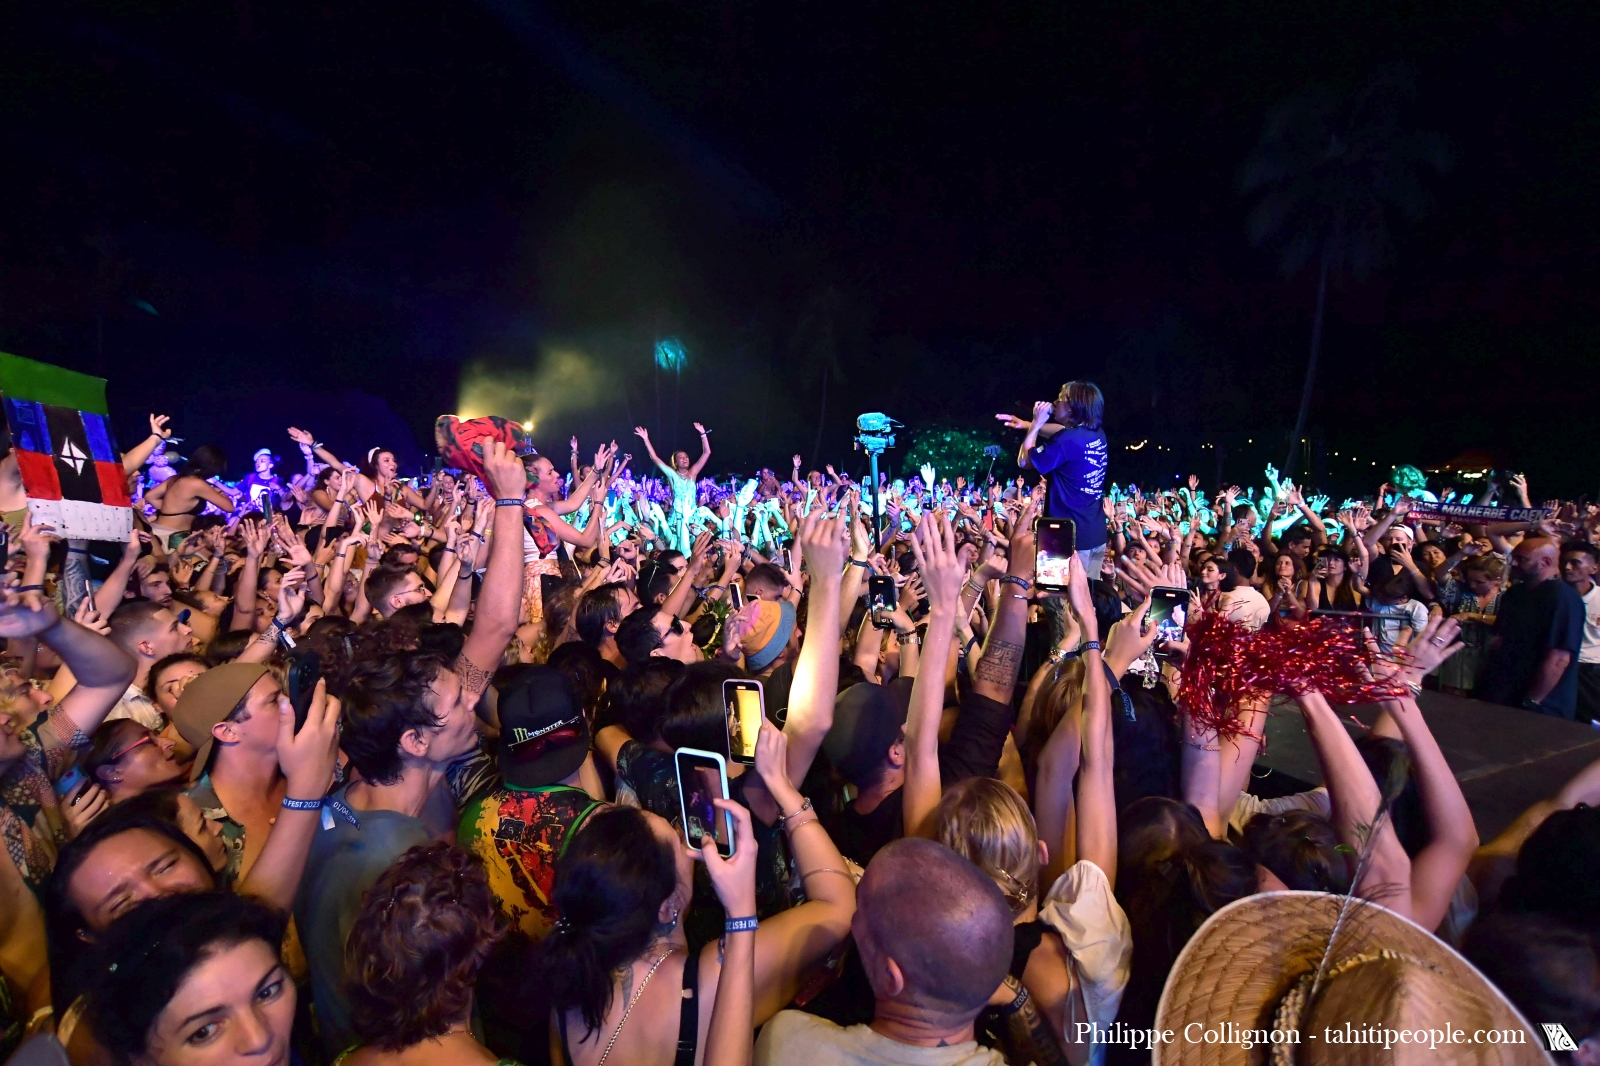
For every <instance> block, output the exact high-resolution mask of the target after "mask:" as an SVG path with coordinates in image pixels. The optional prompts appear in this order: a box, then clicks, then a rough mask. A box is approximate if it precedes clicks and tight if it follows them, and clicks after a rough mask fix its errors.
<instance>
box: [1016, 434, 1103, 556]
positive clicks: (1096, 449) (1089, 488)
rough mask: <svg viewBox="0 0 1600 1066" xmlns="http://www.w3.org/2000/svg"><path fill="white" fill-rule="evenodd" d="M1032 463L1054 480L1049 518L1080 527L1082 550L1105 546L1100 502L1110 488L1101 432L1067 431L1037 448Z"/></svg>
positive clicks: (1031, 454) (1031, 457)
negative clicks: (1107, 480) (1104, 492)
mask: <svg viewBox="0 0 1600 1066" xmlns="http://www.w3.org/2000/svg"><path fill="white" fill-rule="evenodd" d="M1028 461H1029V462H1031V463H1032V464H1033V468H1034V469H1035V470H1037V471H1039V473H1041V474H1043V475H1045V476H1046V477H1047V478H1049V479H1050V499H1049V503H1048V507H1049V516H1050V517H1051V518H1070V519H1072V520H1073V522H1074V523H1076V524H1077V527H1078V537H1077V541H1078V549H1079V550H1080V551H1086V550H1088V549H1091V548H1098V547H1100V546H1101V545H1103V544H1105V542H1106V517H1105V512H1104V511H1103V510H1101V503H1100V499H1101V496H1102V495H1103V490H1104V488H1105V484H1106V435H1105V434H1104V433H1102V432H1101V431H1100V430H1098V429H1063V430H1062V431H1061V432H1060V433H1057V434H1056V435H1055V436H1054V437H1051V438H1050V439H1049V440H1048V441H1046V442H1045V443H1043V444H1041V445H1039V446H1038V447H1036V448H1034V449H1033V451H1032V452H1031V453H1030V454H1029V457H1028Z"/></svg>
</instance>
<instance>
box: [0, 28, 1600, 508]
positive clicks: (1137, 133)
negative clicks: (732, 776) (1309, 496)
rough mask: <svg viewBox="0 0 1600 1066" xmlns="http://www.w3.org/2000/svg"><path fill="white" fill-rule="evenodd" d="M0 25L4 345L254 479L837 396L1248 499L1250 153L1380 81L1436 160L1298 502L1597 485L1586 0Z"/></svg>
mask: <svg viewBox="0 0 1600 1066" xmlns="http://www.w3.org/2000/svg"><path fill="white" fill-rule="evenodd" d="M0 39H3V40H4V41H5V42H6V49H5V53H6V62H5V63H4V64H3V65H0V138H3V143H4V151H5V156H6V163H7V165H6V166H5V169H4V175H3V177H0V349H3V350H7V351H11V352H15V353H17V354H20V355H25V356H29V357H32V358H37V359H43V360H46V361H50V362H55V363H59V364H61V365H64V366H69V367H72V368H75V369H80V370H85V371H89V372H92V373H97V374H101V375H103V376H106V377H108V378H109V379H110V381H111V399H112V404H113V408H112V409H113V415H114V418H115V419H116V421H117V424H118V429H119V432H120V435H121V436H122V437H123V439H124V442H125V443H128V444H131V443H132V441H133V440H135V439H137V438H138V437H139V436H140V435H141V434H142V431H143V428H144V415H145V413H146V412H147V411H152V410H155V411H164V412H169V413H171V414H173V415H174V416H176V420H177V423H178V429H179V433H180V434H181V435H182V436H184V437H186V438H188V439H189V441H190V442H191V443H199V442H200V441H202V440H206V439H213V440H217V441H219V442H221V443H223V444H224V445H225V446H226V447H227V448H228V449H229V451H230V453H231V454H232V455H233V457H234V462H233V464H232V466H233V468H234V469H233V470H232V473H234V474H242V473H243V472H244V469H245V461H246V459H247V456H248V452H249V451H250V450H252V449H253V448H254V447H256V446H258V445H260V444H271V445H273V446H274V447H277V448H278V449H279V450H280V452H281V453H286V454H289V455H293V454H294V452H293V446H292V445H291V444H290V443H289V442H288V440H287V439H286V438H285V437H284V436H283V434H282V429H283V427H284V426H286V425H288V424H291V423H293V424H305V425H308V426H309V428H312V429H313V430H314V431H315V432H316V433H317V434H318V435H319V436H320V437H321V438H323V439H324V440H326V441H327V442H328V443H329V444H330V445H332V446H334V447H335V448H336V449H337V450H340V451H341V453H346V452H347V453H349V454H350V455H351V456H352V457H354V455H355V452H356V451H357V450H358V449H364V448H365V447H367V446H370V445H371V444H376V443H380V442H382V443H384V444H386V445H387V446H390V447H393V448H395V449H396V450H397V451H398V452H400V453H401V454H402V455H403V456H405V457H406V458H407V459H408V461H410V462H421V461H423V453H424V451H425V450H426V447H427V445H428V444H429V442H430V426H431V423H432V420H433V417H434V416H435V415H437V414H439V413H441V412H445V411H455V410H464V411H465V412H466V413H470V414H477V413H485V409H487V408H491V407H492V408H498V410H497V411H496V413H502V414H506V415H508V416H512V417H517V418H529V417H535V418H537V421H538V428H537V433H536V436H537V438H538V440H539V443H540V445H541V447H542V448H543V449H544V450H546V451H549V452H554V453H557V455H558V457H564V456H565V453H566V450H567V447H566V440H567V437H568V435H569V434H571V433H573V432H576V433H578V434H579V435H580V437H581V438H582V440H583V441H584V443H585V444H586V445H589V446H592V445H593V444H594V443H596V442H597V441H598V439H599V437H600V436H601V435H602V434H604V435H605V436H606V437H612V436H615V437H617V439H618V440H619V441H621V440H622V439H623V435H624V434H626V433H627V432H628V430H629V427H631V426H632V425H633V424H634V423H635V422H644V423H645V424H647V425H649V426H650V427H651V428H652V429H653V430H655V432H656V436H657V440H658V442H659V443H660V444H661V445H663V446H670V445H672V444H673V443H674V441H676V442H677V443H680V444H683V445H685V446H687V445H689V444H690V443H691V439H692V430H690V428H689V423H690V422H692V421H694V420H696V419H699V420H702V421H704V422H705V423H706V424H707V425H709V426H711V427H712V428H713V429H714V430H715V432H714V434H713V436H712V442H713V446H714V448H715V449H716V450H717V455H716V457H715V458H714V459H713V462H712V465H711V471H712V472H714V473H722V472H726V471H730V470H735V469H744V470H748V469H750V468H752V467H753V466H755V465H756V464H757V463H767V464H771V465H774V466H781V467H786V466H787V460H788V456H789V455H790V454H792V453H793V452H796V451H798V452H800V453H802V454H803V455H804V457H805V459H806V461H807V463H808V464H811V463H813V462H815V463H817V464H819V465H820V463H821V462H823V461H830V460H831V461H835V462H841V461H842V462H844V463H846V464H851V463H854V462H856V461H855V460H852V458H851V456H850V450H849V449H850V443H849V441H850V433H851V423H852V421H853V419H854V416H855V415H856V414H857V413H859V412H861V411H868V410H884V411H887V412H888V413H890V414H891V415H894V416H895V417H897V418H899V419H901V420H902V421H904V422H906V423H907V424H908V427H910V428H912V429H915V428H917V427H919V426H927V425H933V424H939V425H951V426H977V427H983V426H984V424H985V423H989V424H992V419H991V418H990V416H991V415H992V413H993V412H994V411H996V410H1001V409H1009V410H1013V411H1017V412H1021V411H1023V410H1024V409H1025V406H1026V404H1027V403H1028V402H1029V401H1031V400H1033V399H1043V398H1049V397H1051V396H1053V394H1054V391H1055V389H1056V387H1057V386H1059V384H1060V383H1061V382H1062V381H1065V380H1067V379H1069V378H1071V377H1080V376H1089V377H1092V378H1094V379H1095V380H1097V381H1098V382H1099V383H1100V384H1101V386H1102V388H1104V389H1105V391H1106V394H1107V401H1108V418H1107V429H1108V432H1109V433H1110V434H1111V437H1112V443H1113V450H1112V464H1113V466H1112V477H1113V479H1115V480H1119V481H1120V480H1126V479H1127V478H1129V477H1138V478H1140V479H1143V480H1151V479H1165V480H1167V481H1168V482H1170V479H1171V477H1172V475H1173V474H1174V473H1176V472H1179V471H1182V472H1185V473H1186V472H1188V471H1190V470H1195V471H1198V472H1199V473H1201V474H1202V476H1203V477H1204V479H1205V481H1206V482H1207V483H1208V484H1210V483H1212V482H1214V480H1215V478H1216V475H1217V473H1218V467H1219V465H1220V466H1221V473H1222V475H1223V476H1224V477H1226V478H1227V479H1228V480H1230V481H1240V482H1244V481H1246V480H1247V479H1253V480H1252V481H1251V483H1255V484H1259V483H1260V470H1261V467H1262V465H1263V464H1264V463H1265V462H1267V461H1268V460H1274V461H1277V462H1280V463H1281V462H1282V461H1283V456H1284V454H1285V452H1286V445H1285V441H1286V438H1287V433H1288V429H1289V427H1290V426H1291V425H1292V423H1293V421H1294V414H1295V405H1296V403H1297V401H1298V397H1299V391H1300V384H1301V378H1302V375H1303V373H1304V366H1305V359H1306V353H1307V349H1308V346H1309V339H1310V324H1311V317H1312V309H1313V305H1314V293H1315V272H1314V270H1312V271H1306V272H1304V273H1302V274H1300V275H1299V276H1297V277H1293V278H1287V279H1286V278H1285V277H1284V276H1283V275H1282V273H1281V272H1280V270H1279V269H1278V262H1277V259H1276V257H1275V256H1274V254H1273V253H1272V252H1270V251H1269V250H1266V249H1262V248H1257V247H1253V246H1252V245H1251V244H1250V242H1249V241H1248V240H1247V238H1246V236H1245V217H1246V214H1247V212H1248V210H1249V206H1250V203H1249V200H1248V199H1247V198H1246V196H1245V194H1244V192H1243V187H1242V179H1241V175H1242V168H1243V165H1244V161H1245V159H1246V157H1247V156H1248V155H1249V154H1250V152H1251V150H1252V148H1253V147H1254V146H1255V145H1256V143H1257V141H1258V139H1259V138H1260V136H1261V133H1262V130H1263V128H1264V125H1265V123H1266V120H1267V116H1268V114H1269V112H1270V111H1271V109H1272V108H1273V106H1274V105H1275V104H1277V103H1278V102H1280V101H1281V100H1283V99H1285V98H1286V97H1288V96H1290V95H1291V94H1294V93H1296V92H1297V91H1300V90H1302V89H1303V88H1304V87H1305V86H1306V85H1307V84H1308V83H1311V82H1323V83H1326V84H1328V85H1329V86H1331V87H1333V88H1334V89H1336V90H1338V91H1349V90H1350V89H1351V88H1353V87H1354V86H1356V85H1359V84H1360V83H1361V82H1362V81H1363V80H1364V79H1366V78H1368V77H1369V76H1370V75H1371V74H1372V72H1373V71H1374V70H1375V69H1377V68H1379V67H1380V66H1382V65H1384V64H1394V63H1400V64H1404V65H1406V67H1407V68H1408V69H1409V70H1410V71H1411V72H1412V73H1413V74H1414V77H1415V83H1416V86H1417V89H1418V92H1417V96H1416V100H1415V103H1414V106H1413V107H1412V109H1411V111H1410V113H1409V114H1408V115H1407V122H1408V123H1409V124H1410V125H1412V126H1414V127H1415V128H1417V129H1422V130H1428V131H1437V132H1439V133H1442V134H1444V135H1445V136H1446V137H1447V138H1448V139H1449V142H1450V145H1451V147H1452V153H1453V156H1454V164H1453V166H1452V167H1451V168H1450V169H1449V171H1448V172H1446V173H1445V174H1443V175H1442V176H1439V177H1435V178H1430V179H1429V180H1428V182H1427V192H1428V193H1429V195H1430V197H1431V199H1432V201H1433V207H1432V210H1431V211H1430V212H1429V213H1428V214H1427V215H1426V216H1424V217H1422V218H1420V219H1417V220H1415V221H1407V220H1396V222H1395V225H1394V227H1393V238H1394V241H1393V247H1394V254H1393V256H1392V259H1391V261H1390V262H1389V263H1388V265H1387V266H1386V267H1385V268H1384V269H1383V270H1382V271H1380V272H1379V273H1377V274H1375V275H1372V276H1370V277H1368V278H1365V279H1359V280H1358V279H1354V278H1346V279H1343V280H1341V281H1340V282H1339V283H1338V284H1336V285H1335V286H1333V287H1332V289H1331V290H1330V292H1329V296H1328V305H1327V307H1328V310H1327V316H1328V317H1327V329H1326V334H1325V338H1324V348H1323V368H1322V373H1321V375H1320V383H1319V388H1318V390H1317V393H1316V399H1315V405H1314V407H1313V410H1312V416H1311V427H1312V428H1311V437H1312V438H1313V439H1314V441H1315V442H1316V443H1315V444H1314V445H1313V446H1312V451H1313V458H1312V464H1313V470H1314V471H1320V472H1321V473H1322V481H1323V483H1324V484H1326V485H1327V486H1328V488H1329V489H1330V491H1338V492H1354V491H1364V492H1367V493H1370V492H1371V491H1372V490H1373V488H1374V487H1375V485H1376V481H1377V480H1378V475H1379V473H1380V472H1382V471H1384V470H1386V468H1387V466H1388V464H1391V463H1394V462H1404V461H1410V462H1416V463H1418V464H1421V465H1431V464H1441V463H1444V462H1446V461H1448V460H1450V459H1452V458H1453V457H1456V456H1458V455H1459V454H1461V453H1463V452H1467V451H1478V452H1484V453H1486V456H1487V461H1493V462H1494V463H1496V464H1502V465H1505V466H1509V467H1510V468H1511V469H1517V470H1526V471H1527V472H1528V474H1529V477H1530V481H1531V483H1532V487H1533V493H1534V495H1535V497H1536V498H1538V497H1542V496H1544V495H1554V494H1556V493H1558V492H1559V493H1562V494H1577V493H1584V492H1587V493H1591V494H1593V493H1595V492H1596V491H1597V488H1596V487H1597V484H1600V474H1597V472H1596V469H1595V462H1594V455H1595V452H1594V449H1593V448H1592V446H1589V445H1587V444H1586V443H1585V442H1586V441H1587V439H1588V437H1589V435H1590V433H1591V432H1592V427H1593V426H1594V424H1595V417H1594V414H1593V410H1594V399H1595V397H1596V395H1597V390H1596V388H1595V386H1596V383H1597V379H1600V359H1597V353H1600V295H1597V293H1600V284H1597V283H1600V207H1597V203H1600V190H1597V184H1600V183H1597V181H1596V175H1597V174H1600V70H1597V64H1596V63H1595V56H1596V54H1597V45H1600V6H1597V5H1594V4H1592V3H1583V4H1570V5H1556V4H1551V5H1537V6H1535V5H1514V4H1504V5H1495V4H1483V3H1470V2H1455V3H1448V4H1432V5H1426V4H1370V5H1363V4H1339V5H1326V4H1324V5H1312V4H1281V3H1277V4H1246V3H1234V4H1186V5H1179V4H1159V5H1158V4H1128V3H1112V4H1098V5H1090V4H1061V3H1047V4H1045V3H1041V4H1023V3H1016V4H992V3H960V4H931V5H911V4H898V5H891V4H881V3H876V4H875V3H864V2H861V0H857V2H854V3H848V4H820V3H802V4H775V3H751V2H744V3H736V2H733V0H721V2H714V0H708V2H704V3H698V4H691V3H683V2H681V0H673V2H667V0H656V2H647V3H627V2H611V3H592V2H591V3H575V2H563V3H533V2H529V0H476V2H472V0H457V2H454V3H422V2H415V0H386V2H384V3H370V2H360V0H343V2H340V3H325V4H306V3H298V2H293V0H289V2H275V3H270V4H269V3H257V2H250V0H236V2H231V3H216V2H211V3H198V2H192V0H187V2H184V0H180V2H175V3H168V4H159V5H157V4H150V3H96V4H89V3H84V4H78V3H61V2H19V3H13V4H8V5H5V6H4V10H3V12H0ZM669 336H670V337H677V338H679V339H681V342H682V344H683V345H684V347H685V349H686V350H687V352H688V356H689V361H688V365H687V367H686V369H684V371H683V372H682V375H681V378H680V377H678V376H677V375H658V373H657V372H656V371H655V370H654V368H653V363H652V358H651V352H652V346H653V344H654V342H655V341H656V340H657V339H659V338H663V337H669ZM993 436H994V439H995V441H996V442H997V443H1003V444H1006V445H1007V446H1008V448H1009V447H1011V446H1014V444H1015V440H1016V435H1015V434H1008V433H995V434H994V435H993ZM1145 438H1148V439H1149V440H1150V441H1151V442H1152V443H1151V445H1150V446H1147V447H1146V448H1144V449H1142V450H1140V451H1138V452H1130V451H1127V450H1126V448H1125V446H1126V445H1127V444H1129V443H1135V442H1137V441H1139V440H1142V439H1145ZM819 442H820V448H819ZM1206 444H1211V445H1213V447H1211V448H1205V447H1203V445H1206ZM1218 444H1222V445H1225V446H1226V451H1225V452H1224V451H1221V450H1219V448H1217V447H1215V445H1218ZM635 445H637V442H636V441H633V440H632V438H631V436H629V437H628V449H629V450H632V451H634V452H635V453H636V454H637V453H638V452H639V451H640V449H639V448H637V447H635ZM1157 446H1162V447H1166V448H1170V449H1172V451H1170V452H1162V451H1157V450H1155V449H1156V447H1157ZM1334 452H1338V453H1339V454H1338V456H1337V457H1336V456H1335V455H1334V454H1333V453H1334ZM1219 455H1220V456H1223V457H1224V460H1223V462H1222V463H1220V464H1219V462H1218V457H1219ZM1352 456H1355V457H1357V458H1356V459H1354V460H1352V459H1351V457H1352ZM1374 462H1377V463H1378V464H1379V465H1377V466H1374V465H1372V464H1373V463H1374Z"/></svg>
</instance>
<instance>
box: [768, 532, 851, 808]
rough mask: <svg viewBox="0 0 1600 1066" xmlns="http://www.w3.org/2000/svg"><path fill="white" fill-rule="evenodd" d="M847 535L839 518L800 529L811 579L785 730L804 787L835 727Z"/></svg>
mask: <svg viewBox="0 0 1600 1066" xmlns="http://www.w3.org/2000/svg"><path fill="white" fill-rule="evenodd" d="M847 544H848V534H847V533H846V531H845V520H844V517H843V516H842V515H841V516H839V517H836V518H828V517H826V516H824V515H823V514H821V513H820V512H819V513H817V514H813V515H810V516H808V517H807V518H805V519H804V520H802V521H801V523H800V535H799V537H798V538H796V540H795V547H796V548H797V549H798V550H799V552H800V553H801V557H802V558H803V559H804V562H805V568H806V572H807V573H808V574H809V575H810V582H811V590H810V596H809V597H808V598H807V601H806V632H805V639H804V641H803V642H802V643H801V645H800V657H799V659H797V660H796V661H795V665H794V682H793V684H792V685H791V686H790V688H789V717H788V718H787V719H786V720H785V722H784V726H783V734H784V739H785V741H786V747H787V752H788V774H789V780H791V781H804V780H805V777H806V774H807V773H808V772H810V770H811V763H812V760H814V759H815V758H816V757H817V749H818V748H820V747H821V746H822V738H823V737H825V736H827V735H828V730H829V729H830V728H832V726H833V701H834V699H835V697H837V696H838V694H839V581H840V576H841V575H840V571H841V570H842V569H843V568H844V559H845V549H846V546H847Z"/></svg>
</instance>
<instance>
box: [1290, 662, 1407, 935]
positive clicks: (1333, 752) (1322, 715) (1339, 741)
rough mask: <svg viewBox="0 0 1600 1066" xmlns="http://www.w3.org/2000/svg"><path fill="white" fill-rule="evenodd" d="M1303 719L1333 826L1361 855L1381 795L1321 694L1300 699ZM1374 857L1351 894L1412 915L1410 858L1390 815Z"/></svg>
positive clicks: (1375, 843)
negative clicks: (1320, 776) (1325, 784)
mask: <svg viewBox="0 0 1600 1066" xmlns="http://www.w3.org/2000/svg"><path fill="white" fill-rule="evenodd" d="M1296 702H1298V703H1299V705H1300V711H1301V713H1302V714H1303V715H1304V716H1305V721H1306V732H1307V734H1308V735H1309V736H1310V737H1311V745H1312V747H1314V748H1315V749H1316V752H1317V761H1318V762H1319V763H1321V765H1322V778H1323V780H1324V781H1326V782H1327V783H1328V799H1329V801H1330V802H1331V803H1332V806H1333V824H1334V828H1335V829H1337V830H1338V833H1339V837H1340V839H1341V840H1342V842H1343V843H1344V844H1345V845H1347V846H1348V847H1349V848H1351V849H1352V850H1354V851H1355V852H1356V853H1357V854H1360V853H1361V852H1362V851H1364V850H1367V848H1366V847H1365V845H1366V844H1367V841H1368V838H1369V837H1371V836H1372V834H1373V832H1374V828H1375V826H1376V822H1377V818H1378V808H1379V806H1380V804H1381V801H1382V793H1381V792H1379V790H1378V783H1377V782H1376V781H1374V780H1373V779H1372V772H1371V771H1370V770H1368V769H1367V764H1366V762H1365V761H1363V760H1362V758H1361V753H1360V752H1359V751H1357V750H1356V745H1355V741H1353V740H1351V739H1350V734H1349V733H1347V732H1346V731H1345V728H1344V723H1343V722H1341V721H1340V720H1339V716H1338V715H1337V714H1336V713H1334V710H1333V708H1332V707H1330V706H1329V705H1328V701H1327V700H1326V699H1324V698H1323V696H1322V693H1320V692H1314V691H1313V692H1306V693H1303V694H1301V695H1299V696H1297V697H1296ZM1370 850H1371V856H1370V858H1369V859H1368V861H1367V866H1366V869H1365V871H1364V872H1363V873H1362V875H1361V878H1360V881H1359V882H1358V883H1357V884H1355V885H1352V886H1351V891H1352V892H1353V893H1355V894H1356V895H1359V896H1362V897H1363V898H1365V899H1371V900H1373V901H1374V902H1378V903H1382V904H1383V905H1384V906H1385V907H1388V908H1389V909H1390V910H1393V911H1396V912H1397V913H1399V914H1402V915H1404V916H1405V917H1407V918H1409V917H1411V860H1410V859H1409V858H1407V857H1406V853H1405V849H1403V848H1402V847H1401V846H1400V841H1399V839H1398V838H1397V837H1396V836H1395V832H1394V825H1393V823H1392V822H1391V821H1390V820H1389V818H1388V816H1387V813H1386V814H1385V816H1384V819H1383V824H1382V826H1381V827H1377V836H1376V838H1375V839H1374V840H1373V841H1372V843H1371V845H1370Z"/></svg>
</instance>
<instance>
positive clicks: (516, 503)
mask: <svg viewBox="0 0 1600 1066" xmlns="http://www.w3.org/2000/svg"><path fill="white" fill-rule="evenodd" d="M522 503H523V501H521V500H496V501H494V505H495V506H496V507H521V506H522Z"/></svg>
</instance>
